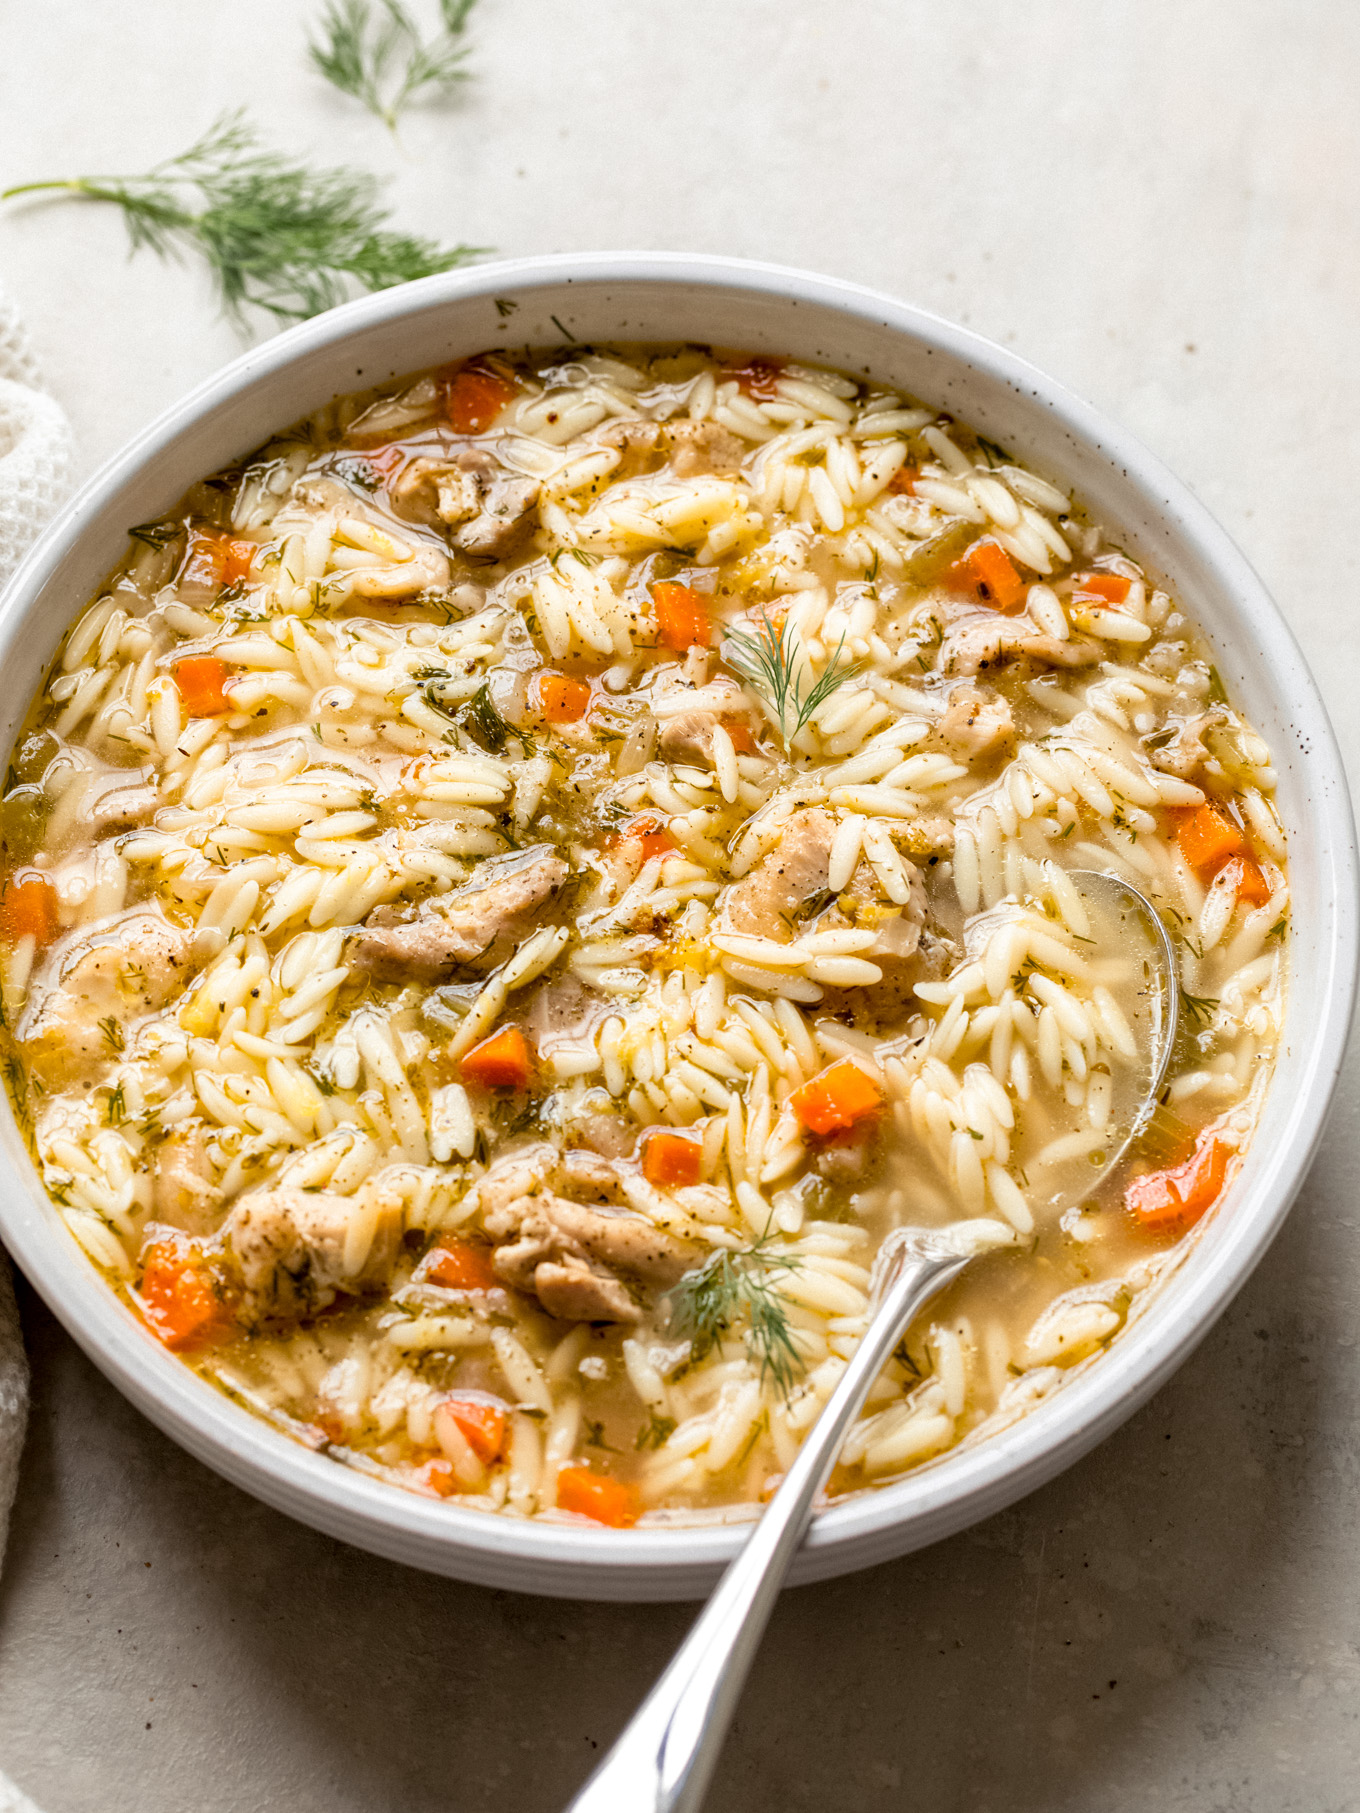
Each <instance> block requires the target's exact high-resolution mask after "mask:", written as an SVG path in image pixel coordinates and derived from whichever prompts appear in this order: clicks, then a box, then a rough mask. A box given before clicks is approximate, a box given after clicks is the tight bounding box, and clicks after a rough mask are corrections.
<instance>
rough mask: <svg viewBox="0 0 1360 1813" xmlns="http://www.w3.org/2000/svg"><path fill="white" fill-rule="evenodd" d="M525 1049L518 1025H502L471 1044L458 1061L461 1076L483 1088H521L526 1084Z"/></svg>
mask: <svg viewBox="0 0 1360 1813" xmlns="http://www.w3.org/2000/svg"><path fill="white" fill-rule="evenodd" d="M530 1068H531V1066H530V1060H529V1046H528V1043H527V1041H526V1039H525V1037H524V1034H523V1033H522V1032H521V1031H520V1029H519V1027H518V1026H503V1027H502V1028H501V1030H500V1031H499V1032H493V1033H492V1035H491V1037H490V1038H489V1039H483V1040H482V1042H481V1044H480V1045H474V1046H473V1047H472V1050H471V1051H470V1052H468V1054H467V1056H466V1057H465V1058H464V1059H463V1062H462V1072H463V1075H464V1076H465V1077H466V1078H467V1079H468V1081H469V1082H472V1083H481V1084H482V1086H483V1087H484V1088H486V1089H523V1088H524V1086H525V1084H526V1083H527V1082H528V1081H529V1071H530Z"/></svg>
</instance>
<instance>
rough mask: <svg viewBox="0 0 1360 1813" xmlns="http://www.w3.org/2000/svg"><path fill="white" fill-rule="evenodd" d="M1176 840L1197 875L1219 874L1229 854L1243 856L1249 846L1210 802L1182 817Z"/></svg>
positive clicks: (1231, 823) (1233, 825)
mask: <svg viewBox="0 0 1360 1813" xmlns="http://www.w3.org/2000/svg"><path fill="white" fill-rule="evenodd" d="M1176 842H1177V844H1178V845H1179V846H1180V852H1181V855H1182V856H1183V857H1184V858H1185V860H1186V861H1187V862H1188V863H1189V865H1190V867H1191V868H1192V869H1193V870H1194V871H1195V873H1196V874H1197V875H1214V874H1217V872H1218V871H1219V869H1221V868H1222V867H1223V864H1224V863H1225V862H1226V861H1227V859H1228V858H1229V857H1230V856H1241V855H1243V854H1244V853H1245V851H1246V847H1247V841H1246V839H1245V838H1244V837H1243V835H1242V833H1241V832H1240V831H1239V830H1238V828H1237V826H1236V825H1235V824H1234V823H1233V821H1232V820H1231V819H1230V818H1229V817H1228V816H1227V814H1226V813H1224V812H1221V811H1220V810H1219V809H1218V807H1217V806H1211V805H1209V804H1208V802H1207V801H1206V803H1205V804H1204V805H1202V806H1196V807H1195V809H1194V810H1193V811H1192V812H1189V813H1187V815H1186V816H1185V817H1184V818H1183V819H1182V820H1181V825H1180V829H1179V830H1178V831H1177V833H1176Z"/></svg>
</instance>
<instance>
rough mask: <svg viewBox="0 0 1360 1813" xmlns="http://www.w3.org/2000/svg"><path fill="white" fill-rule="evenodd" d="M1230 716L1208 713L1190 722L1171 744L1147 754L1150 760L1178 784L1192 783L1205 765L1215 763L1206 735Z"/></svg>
mask: <svg viewBox="0 0 1360 1813" xmlns="http://www.w3.org/2000/svg"><path fill="white" fill-rule="evenodd" d="M1227 716H1228V714H1227V713H1226V712H1224V711H1206V712H1201V713H1200V715H1199V716H1198V717H1195V718H1188V719H1187V720H1186V721H1185V723H1184V724H1182V725H1181V726H1180V728H1179V729H1178V730H1177V732H1176V734H1175V736H1174V737H1173V738H1172V739H1171V741H1170V742H1169V743H1163V744H1162V745H1161V746H1160V747H1159V748H1150V749H1149V750H1148V760H1149V761H1150V762H1151V763H1152V766H1153V767H1154V768H1160V769H1161V771H1162V773H1163V774H1174V775H1175V776H1176V778H1177V780H1182V781H1193V780H1194V778H1195V776H1196V775H1197V774H1198V773H1199V771H1200V769H1201V768H1203V766H1204V764H1205V763H1206V762H1209V761H1212V760H1213V754H1212V751H1211V750H1210V749H1209V746H1208V744H1207V743H1206V742H1205V741H1204V734H1205V732H1206V731H1209V730H1214V729H1217V727H1218V726H1219V725H1221V724H1225V723H1226V722H1227Z"/></svg>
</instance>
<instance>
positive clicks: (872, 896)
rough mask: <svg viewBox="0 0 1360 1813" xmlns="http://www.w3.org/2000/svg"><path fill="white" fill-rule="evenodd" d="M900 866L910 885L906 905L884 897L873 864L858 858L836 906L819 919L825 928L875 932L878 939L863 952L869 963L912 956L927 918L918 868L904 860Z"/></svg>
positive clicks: (924, 894) (924, 892)
mask: <svg viewBox="0 0 1360 1813" xmlns="http://www.w3.org/2000/svg"><path fill="white" fill-rule="evenodd" d="M903 867H904V868H905V869H906V872H907V880H908V883H909V884H910V888H911V892H910V893H909V895H908V896H907V900H906V903H905V905H898V904H897V902H895V901H890V900H888V899H887V898H886V896H885V895H884V892H883V889H882V886H881V885H880V883H879V879H878V877H877V875H875V873H874V871H873V868H872V866H871V865H870V864H869V863H868V862H865V861H863V860H861V861H860V862H858V863H857V864H856V865H855V872H854V874H853V875H852V876H851V877H850V881H849V883H848V885H847V886H846V888H845V891H844V892H843V893H842V894H841V895H840V896H839V897H838V898H837V901H836V904H835V906H834V907H832V908H831V910H830V911H829V912H828V913H826V914H825V915H824V916H823V917H822V919H820V920H819V921H818V924H819V926H820V927H824V928H825V929H826V930H827V931H830V930H832V929H834V928H835V927H837V926H840V925H845V926H854V927H855V928H856V929H857V930H859V931H869V930H873V931H875V932H877V934H878V936H877V938H876V939H875V940H874V942H873V943H872V944H871V945H870V946H869V948H868V949H867V950H866V951H864V952H863V953H862V954H863V955H864V956H865V957H867V958H868V959H869V961H870V962H871V963H881V961H882V959H884V958H885V957H887V958H896V959H899V960H902V959H905V958H907V957H911V956H914V955H915V953H916V947H917V945H918V944H919V943H920V942H921V928H922V926H923V925H924V924H925V919H926V890H925V884H924V883H923V882H922V880H921V876H920V873H919V871H918V870H917V869H916V868H915V867H914V866H913V865H912V864H911V863H904V864H903Z"/></svg>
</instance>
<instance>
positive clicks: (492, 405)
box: [444, 365, 518, 434]
mask: <svg viewBox="0 0 1360 1813" xmlns="http://www.w3.org/2000/svg"><path fill="white" fill-rule="evenodd" d="M517 389H518V386H517V385H516V384H515V383H514V382H513V381H512V380H511V379H509V378H506V377H502V375H501V374H500V373H499V372H496V371H492V370H491V369H490V367H489V366H486V365H465V366H464V367H463V369H462V370H461V371H460V372H458V373H457V374H456V375H455V377H454V378H453V379H452V381H451V382H450V384H449V386H448V389H447V390H446V391H445V393H444V410H445V413H446V414H447V416H448V418H449V422H450V423H451V425H452V427H453V430H454V432H455V434H484V433H485V432H486V430H487V429H488V428H490V426H491V424H492V423H493V422H494V421H495V419H496V417H497V416H498V415H499V414H500V413H501V411H502V410H503V409H504V408H505V406H506V404H507V403H508V402H509V401H510V399H511V397H513V396H514V395H515V393H516V391H517Z"/></svg>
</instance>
